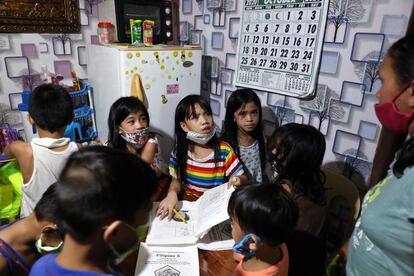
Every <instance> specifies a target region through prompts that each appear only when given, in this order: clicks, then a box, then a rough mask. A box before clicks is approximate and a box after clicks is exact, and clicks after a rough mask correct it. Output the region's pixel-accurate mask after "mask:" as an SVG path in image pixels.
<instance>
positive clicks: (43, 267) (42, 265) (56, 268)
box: [29, 254, 117, 276]
mask: <svg viewBox="0 0 414 276" xmlns="http://www.w3.org/2000/svg"><path fill="white" fill-rule="evenodd" d="M56 256H57V254H48V255H45V256H43V257H42V258H40V259H39V260H37V262H36V263H35V264H34V265H33V267H32V270H31V271H30V274H29V275H33V276H47V275H49V276H55V275H56V276H57V275H59V276H66V275H67V276H73V275H75V276H76V275H78V276H112V275H117V274H102V273H95V272H88V271H80V270H71V269H66V268H63V267H62V266H60V265H59V264H58V263H57V262H56Z"/></svg>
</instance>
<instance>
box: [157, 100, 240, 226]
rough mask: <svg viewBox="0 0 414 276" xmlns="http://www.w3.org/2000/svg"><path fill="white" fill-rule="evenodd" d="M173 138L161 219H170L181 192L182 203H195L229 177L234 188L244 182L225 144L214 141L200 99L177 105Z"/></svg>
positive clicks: (213, 131) (212, 128) (206, 107)
mask: <svg viewBox="0 0 414 276" xmlns="http://www.w3.org/2000/svg"><path fill="white" fill-rule="evenodd" d="M175 135H176V148H175V149H174V150H173V152H172V153H171V158H170V163H169V169H170V174H171V176H172V177H173V180H172V182H171V184H170V189H169V191H168V195H167V197H166V198H165V199H164V200H163V201H161V203H160V205H159V207H158V211H157V215H158V216H160V218H161V219H163V218H165V217H168V219H171V218H172V216H173V212H172V209H173V208H175V205H176V203H177V201H178V194H179V193H180V192H181V191H183V193H184V200H190V201H195V200H197V199H198V198H199V197H200V196H201V195H202V194H203V192H204V191H205V190H207V189H210V188H214V187H216V186H218V185H221V184H223V183H225V182H228V181H229V180H230V178H231V177H234V178H232V181H231V183H232V184H233V185H234V186H238V185H240V184H245V183H246V182H247V179H246V178H245V177H244V176H242V174H243V168H242V166H241V165H240V163H239V159H238V158H237V156H236V154H235V153H234V152H233V150H232V149H231V147H230V146H229V145H228V144H227V143H225V142H221V141H220V142H219V141H218V140H217V137H216V127H215V125H214V121H213V116H212V115H211V107H210V105H209V104H208V102H207V101H206V100H205V99H204V98H202V97H201V96H199V95H189V96H187V97H185V98H184V99H182V100H181V101H180V102H179V103H178V106H177V108H176V111H175Z"/></svg>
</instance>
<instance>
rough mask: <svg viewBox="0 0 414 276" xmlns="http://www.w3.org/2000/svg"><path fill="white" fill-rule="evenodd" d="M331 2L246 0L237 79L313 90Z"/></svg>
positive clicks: (289, 90) (278, 89)
mask: <svg viewBox="0 0 414 276" xmlns="http://www.w3.org/2000/svg"><path fill="white" fill-rule="evenodd" d="M328 5H329V1H328V0H245V1H244V5H243V10H242V17H241V22H242V23H241V24H240V36H239V42H238V51H237V64H236V74H235V78H234V85H236V86H242V87H250V88H253V89H258V90H264V91H268V92H273V93H278V94H283V95H287V96H291V97H296V98H308V97H310V96H312V95H313V93H315V92H316V91H315V90H316V89H315V88H316V80H317V74H318V69H319V63H320V58H321V51H322V44H323V36H324V33H325V25H326V17H327V12H328Z"/></svg>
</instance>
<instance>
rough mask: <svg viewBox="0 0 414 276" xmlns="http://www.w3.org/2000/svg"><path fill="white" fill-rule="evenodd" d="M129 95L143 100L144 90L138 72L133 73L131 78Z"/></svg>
mask: <svg viewBox="0 0 414 276" xmlns="http://www.w3.org/2000/svg"><path fill="white" fill-rule="evenodd" d="M131 96H134V97H137V98H138V99H139V100H140V101H141V102H143V103H144V101H145V92H144V88H143V87H142V81H141V76H140V75H139V74H138V73H135V74H134V75H133V76H132V78H131Z"/></svg>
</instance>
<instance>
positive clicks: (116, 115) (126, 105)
mask: <svg viewBox="0 0 414 276" xmlns="http://www.w3.org/2000/svg"><path fill="white" fill-rule="evenodd" d="M137 112H142V113H143V115H144V116H146V117H147V121H148V126H149V115H148V111H147V108H146V107H145V105H144V104H143V103H142V102H141V101H140V100H139V99H138V98H137V97H132V96H131V97H122V98H119V99H118V100H116V101H115V102H114V103H113V104H112V106H111V109H110V111H109V116H108V129H109V133H108V146H110V147H112V148H115V149H121V150H126V148H127V143H126V141H125V140H124V139H122V137H121V135H119V133H118V131H119V126H120V125H121V123H122V122H123V121H124V120H125V118H126V117H128V115H130V114H133V113H137Z"/></svg>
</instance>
